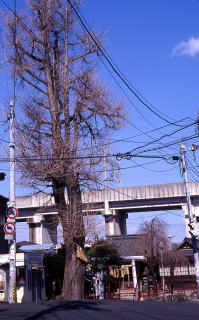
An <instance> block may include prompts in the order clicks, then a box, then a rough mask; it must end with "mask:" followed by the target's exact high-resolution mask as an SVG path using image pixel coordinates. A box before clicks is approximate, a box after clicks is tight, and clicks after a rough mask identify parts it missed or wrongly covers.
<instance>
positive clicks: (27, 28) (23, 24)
mask: <svg viewBox="0 0 199 320" xmlns="http://www.w3.org/2000/svg"><path fill="white" fill-rule="evenodd" d="M0 1H1V2H2V3H3V4H4V5H5V6H6V7H7V8H8V9H9V10H10V11H11V12H12V13H13V15H14V16H15V17H16V18H17V20H18V21H19V22H20V24H21V25H22V26H23V27H24V28H25V29H26V30H28V31H29V32H31V34H33V32H32V30H31V29H30V28H29V27H28V26H27V25H26V24H25V23H24V22H23V21H22V19H21V18H20V17H19V16H18V15H17V14H16V13H15V12H14V11H13V10H12V9H11V8H10V7H9V6H8V5H7V4H6V3H5V1H3V0H0ZM34 36H35V35H34ZM59 61H60V63H62V64H63V62H62V61H61V60H59ZM68 70H69V71H70V72H71V73H73V74H74V75H75V76H76V77H77V79H78V80H80V82H82V83H83V84H84V86H85V87H86V88H87V89H88V90H90V91H93V90H92V89H91V88H90V87H88V86H87V84H86V83H84V82H83V81H82V79H81V78H79V77H78V76H77V75H76V74H75V73H74V72H73V71H72V70H71V69H70V68H68ZM100 100H102V101H103V102H104V103H106V104H107V102H106V101H104V100H103V99H100ZM107 105H108V104H107ZM108 106H109V107H110V105H108ZM125 120H127V119H125ZM179 121H181V120H179ZM127 122H128V123H130V124H131V125H133V127H135V128H136V129H138V130H139V131H141V132H142V134H145V133H144V132H143V131H142V130H141V129H140V128H138V127H136V126H135V125H134V124H132V123H131V122H129V120H127ZM168 123H169V125H176V123H171V122H168Z"/></svg>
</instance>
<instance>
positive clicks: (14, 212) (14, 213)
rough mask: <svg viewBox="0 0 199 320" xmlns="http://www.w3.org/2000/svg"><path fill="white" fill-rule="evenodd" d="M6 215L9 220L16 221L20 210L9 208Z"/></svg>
mask: <svg viewBox="0 0 199 320" xmlns="http://www.w3.org/2000/svg"><path fill="white" fill-rule="evenodd" d="M6 215H7V217H8V218H9V219H15V218H16V217H17V216H18V209H17V208H15V207H9V208H8V209H7V212H6Z"/></svg>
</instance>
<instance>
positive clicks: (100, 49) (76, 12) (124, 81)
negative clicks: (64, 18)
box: [68, 0, 171, 123]
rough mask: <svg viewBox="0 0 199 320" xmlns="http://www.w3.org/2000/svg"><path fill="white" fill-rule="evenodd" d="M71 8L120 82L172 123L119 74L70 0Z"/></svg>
mask: <svg viewBox="0 0 199 320" xmlns="http://www.w3.org/2000/svg"><path fill="white" fill-rule="evenodd" d="M68 2H69V4H70V6H71V7H72V8H73V10H74V12H75V14H76V16H77V17H78V19H79V21H80V22H81V24H82V25H83V27H84V28H85V30H86V31H87V33H88V34H89V36H90V37H91V39H92V40H93V42H94V43H95V45H96V47H97V48H98V50H99V51H100V53H101V54H102V55H103V57H104V58H105V60H106V61H107V62H108V64H109V65H110V66H111V68H112V69H113V71H114V72H115V73H116V74H117V76H118V77H119V78H120V80H121V81H122V82H123V83H124V84H125V85H126V87H127V88H128V89H129V90H130V91H131V92H132V93H133V94H134V96H135V97H136V98H137V99H138V100H139V101H140V102H141V103H142V104H143V105H144V106H145V107H146V108H147V109H149V110H150V111H151V112H152V113H154V114H155V115H156V116H157V117H159V118H160V119H161V120H163V121H165V122H167V123H171V122H170V121H168V120H167V119H166V118H165V117H163V116H161V115H160V114H159V113H157V112H156V111H155V110H153V109H152V108H151V107H150V106H149V105H148V104H147V103H146V102H144V100H143V99H142V97H140V96H139V95H138V93H137V92H136V91H135V90H134V89H133V88H132V87H131V86H130V85H129V83H128V81H126V80H125V78H124V77H122V76H121V74H120V73H119V72H118V70H117V69H116V67H115V66H114V65H113V63H112V62H111V61H110V59H109V58H108V57H107V55H106V54H105V53H104V51H103V49H102V48H101V47H100V45H99V43H98V41H97V40H96V37H95V36H93V34H92V33H91V32H90V31H89V29H88V27H87V26H86V25H85V23H84V21H83V19H82V18H81V16H80V14H79V13H78V10H77V9H76V8H75V7H74V5H73V4H72V3H71V1H70V0H68Z"/></svg>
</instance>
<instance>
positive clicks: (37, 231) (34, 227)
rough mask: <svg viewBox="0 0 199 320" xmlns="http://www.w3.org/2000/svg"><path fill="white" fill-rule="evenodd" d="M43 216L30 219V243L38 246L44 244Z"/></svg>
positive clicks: (38, 215)
mask: <svg viewBox="0 0 199 320" xmlns="http://www.w3.org/2000/svg"><path fill="white" fill-rule="evenodd" d="M42 219H43V217H42V215H41V214H37V215H35V216H34V217H33V219H30V221H27V222H28V225H29V241H30V242H34V243H36V244H42Z"/></svg>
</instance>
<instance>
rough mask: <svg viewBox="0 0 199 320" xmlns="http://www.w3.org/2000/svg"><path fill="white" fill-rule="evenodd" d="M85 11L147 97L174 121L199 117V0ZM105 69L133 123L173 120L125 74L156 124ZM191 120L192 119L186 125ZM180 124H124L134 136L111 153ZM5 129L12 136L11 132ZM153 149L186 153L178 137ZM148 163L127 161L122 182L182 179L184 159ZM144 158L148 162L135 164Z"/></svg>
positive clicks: (115, 0)
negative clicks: (150, 108)
mask: <svg viewBox="0 0 199 320" xmlns="http://www.w3.org/2000/svg"><path fill="white" fill-rule="evenodd" d="M8 3H9V4H10V5H12V4H13V1H11V0H9V1H8ZM21 3H22V1H20V3H19V1H18V6H19V5H21ZM1 7H2V6H1ZM81 12H82V13H83V15H84V17H85V19H86V21H87V22H88V24H89V25H90V26H91V27H92V28H96V29H98V28H99V29H100V30H104V31H105V40H104V47H105V48H106V50H107V51H108V53H109V54H110V56H111V58H112V59H113V60H114V62H115V63H116V64H117V66H118V67H119V68H120V69H121V70H122V72H123V73H124V74H125V76H126V77H127V79H128V80H129V81H130V82H131V83H132V84H133V86H134V87H135V88H136V89H137V90H138V91H139V92H140V93H141V94H142V95H143V96H144V98H145V99H147V100H148V101H149V102H150V103H151V104H152V106H154V107H156V108H158V110H159V111H158V113H159V112H161V113H163V114H166V115H167V116H169V117H170V118H171V119H174V120H170V121H172V122H173V121H176V120H179V119H182V118H185V117H191V118H192V119H193V118H195V117H196V115H197V110H198V109H199V23H198V16H199V1H197V0H161V1H160V0H150V1H149V0H123V1H122V0H85V1H84V2H83V4H82V7H81ZM99 76H100V77H101V78H102V79H103V81H104V82H105V84H106V85H107V86H108V87H109V88H110V89H111V90H112V91H113V93H114V95H115V96H116V97H117V98H118V99H123V100H124V102H125V107H126V117H127V119H128V120H129V121H130V122H131V123H132V124H133V125H135V126H137V127H138V128H139V129H141V130H142V131H144V132H146V131H149V130H152V129H154V128H159V127H162V126H165V125H166V124H167V123H166V122H165V121H163V120H161V119H160V118H158V117H157V116H156V115H154V114H153V113H151V112H150V111H148V110H147V109H146V107H144V106H143V105H142V104H141V103H139V102H138V101H137V99H136V98H135V97H134V96H133V94H132V93H130V91H128V89H127V88H126V87H125V86H124V85H123V84H122V83H121V81H120V80H119V82H120V85H122V88H123V89H124V90H125V93H126V94H127V95H128V97H129V99H130V100H132V102H133V103H134V104H135V106H136V108H137V109H138V110H139V111H140V112H141V113H142V115H143V116H144V117H145V118H146V119H147V121H148V122H150V124H149V123H148V122H146V121H145V120H144V119H143V118H142V116H140V114H139V113H138V112H137V111H136V109H135V108H134V106H133V105H132V104H131V103H130V102H129V100H128V99H127V98H126V96H125V95H124V93H123V92H122V91H121V90H120V88H119V87H118V86H117V85H116V84H115V82H114V81H113V79H112V77H110V75H109V74H108V73H107V71H106V70H105V68H104V67H103V65H102V64H101V62H100V61H99ZM7 78H8V76H7V74H6V73H5V70H3V71H2V74H1V82H2V87H3V88H4V90H3V92H2V93H1V102H2V106H1V108H0V109H1V110H2V109H4V107H5V105H6V104H7V102H9V100H10V97H9V90H5V87H6V86H7ZM6 92H7V93H6ZM4 119H5V114H4V113H2V119H0V120H4ZM167 119H168V118H167ZM191 121H192V120H190V119H188V120H185V121H184V122H182V124H187V123H190V122H191ZM175 129H177V128H176V127H175V126H168V127H167V128H164V129H161V132H159V131H154V132H152V133H150V137H149V136H146V135H140V132H139V131H138V130H137V129H136V128H135V127H134V126H132V125H131V124H129V123H127V124H126V126H125V127H124V128H123V129H122V130H120V131H119V132H117V133H115V134H114V135H113V136H111V137H110V138H111V139H127V138H128V139H127V140H126V141H125V142H120V143H112V144H111V145H110V149H109V150H110V152H127V151H131V150H133V149H134V148H136V147H137V146H142V145H143V144H144V143H147V142H150V141H151V140H154V139H158V138H159V137H160V136H161V135H164V134H168V133H171V132H173V131H174V130H175ZM194 132H195V131H194V127H190V128H189V129H187V130H183V131H180V132H179V133H176V134H175V135H173V136H171V137H169V138H165V139H163V140H162V142H163V143H165V142H171V141H174V140H178V139H180V138H183V137H186V136H188V135H192V134H194ZM2 134H3V136H4V137H5V138H6V137H7V139H8V133H7V132H4V133H2ZM138 135H140V136H138ZM135 136H136V137H135ZM129 137H134V138H129ZM108 142H110V141H108ZM112 142H113V141H112ZM192 143H196V144H197V139H195V140H190V141H188V142H187V143H186V144H187V147H188V146H189V145H191V144H192ZM154 146H160V144H156V145H154V144H153V145H152V147H154ZM4 147H5V144H2V148H4ZM147 148H148V147H147ZM145 154H146V153H145ZM151 154H155V155H160V154H161V155H167V156H171V155H173V154H179V146H178V144H177V145H174V146H173V147H169V148H165V149H163V150H162V151H161V152H160V151H155V152H152V153H151ZM188 156H189V159H191V160H190V161H191V163H192V164H193V165H196V162H195V160H194V158H191V157H192V155H191V154H190V153H189V152H188ZM197 158H198V156H197V154H196V160H198V159H197ZM198 161H199V160H198ZM148 162H150V160H148V159H147V160H143V159H137V158H136V159H132V160H130V161H127V160H123V161H121V164H120V165H121V167H122V168H126V167H130V166H134V168H131V169H123V170H121V177H122V178H121V180H122V186H130V185H147V184H155V183H172V182H181V181H182V177H181V176H180V173H179V167H178V164H168V163H167V162H165V161H158V162H154V163H152V164H149V165H146V163H148ZM137 164H139V165H142V167H135V166H137ZM4 168H5V165H4V164H2V167H1V168H0V169H4ZM190 173H191V174H190V180H193V181H196V180H197V179H198V176H197V174H196V172H193V171H190ZM114 186H117V184H115V185H114ZM2 188H3V189H4V191H5V193H6V195H7V194H8V181H7V180H6V181H5V182H4V183H2ZM24 192H25V191H24V189H23V188H22V187H21V186H20V185H19V186H18V187H17V194H23V193H24ZM2 193H3V192H2ZM155 214H156V213H155ZM147 215H148V216H151V215H152V213H148V214H146V215H144V214H143V213H142V214H134V215H133V216H132V214H131V215H129V216H130V218H129V221H131V223H130V224H129V232H135V231H136V228H137V226H138V224H139V223H140V222H142V221H143V220H145V219H147V218H146V216H147ZM161 217H162V218H164V219H165V221H167V222H168V223H169V225H170V226H169V233H171V234H172V235H174V234H175V233H176V239H177V240H179V239H182V238H183V236H184V226H183V219H181V218H178V217H175V216H172V215H169V214H165V216H161ZM139 219H140V220H139ZM149 219H150V218H149Z"/></svg>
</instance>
